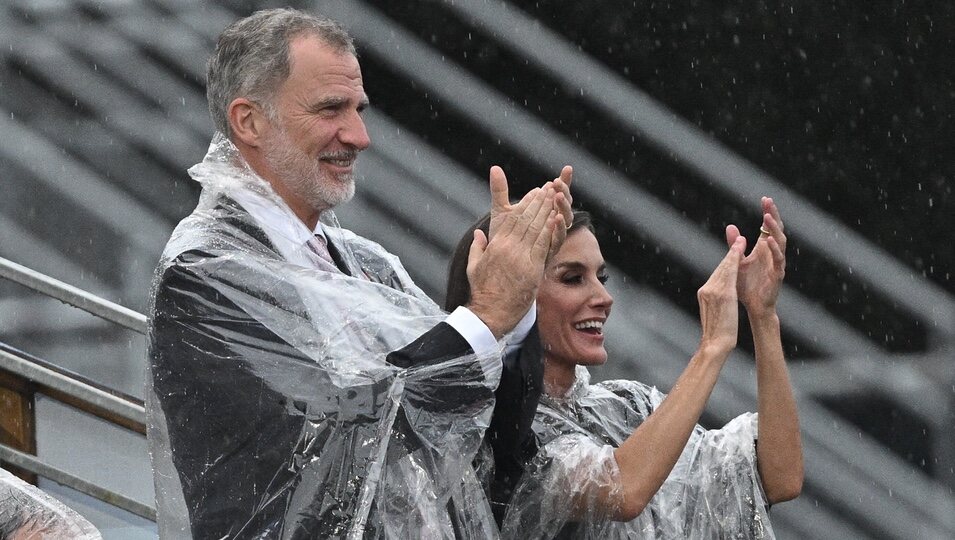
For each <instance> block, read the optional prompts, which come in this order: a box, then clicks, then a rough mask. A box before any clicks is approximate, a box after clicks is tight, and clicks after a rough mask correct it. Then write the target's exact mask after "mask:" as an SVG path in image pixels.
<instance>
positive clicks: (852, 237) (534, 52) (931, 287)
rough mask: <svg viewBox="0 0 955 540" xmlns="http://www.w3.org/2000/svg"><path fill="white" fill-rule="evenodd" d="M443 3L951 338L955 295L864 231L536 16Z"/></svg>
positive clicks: (489, 3) (489, 0) (496, 2)
mask: <svg viewBox="0 0 955 540" xmlns="http://www.w3.org/2000/svg"><path fill="white" fill-rule="evenodd" d="M444 5H445V6H447V7H448V8H449V9H451V10H452V11H454V12H456V13H458V15H459V16H461V17H462V18H463V19H464V20H466V21H467V22H469V23H470V24H473V25H475V26H477V27H478V28H481V29H482V30H483V31H485V32H487V33H488V34H489V35H491V36H493V37H494V38H495V39H497V40H498V41H500V42H502V43H504V44H506V45H508V46H509V47H511V48H512V49H514V50H516V51H517V52H518V53H519V54H520V55H521V57H522V58H526V59H528V60H531V61H532V62H534V63H535V64H536V65H537V66H538V67H540V68H541V69H543V70H545V71H546V72H547V73H548V74H549V75H550V76H551V77H553V78H554V79H555V80H558V81H560V82H562V83H563V84H564V85H566V86H567V87H569V88H574V89H579V90H580V93H581V95H582V96H583V99H585V100H587V101H589V102H590V103H591V104H593V105H594V106H596V107H598V108H599V109H601V110H602V111H604V113H605V114H607V115H608V116H610V117H612V118H614V119H616V120H617V121H619V122H620V123H622V124H623V125H625V126H628V127H629V128H630V129H631V130H633V131H634V132H635V133H637V134H639V135H640V136H641V137H642V138H644V139H645V140H646V141H648V142H649V143H651V144H653V145H654V146H656V147H657V148H658V149H660V151H661V152H663V153H664V154H665V155H672V156H673V157H674V158H675V159H677V160H679V161H680V162H681V163H684V164H686V165H687V166H688V167H689V168H691V169H692V170H694V171H696V172H697V173H698V174H700V175H701V176H703V177H704V178H707V179H709V180H711V181H712V182H713V185H714V186H716V187H718V188H719V189H720V190H722V191H724V192H726V193H729V194H730V195H732V196H734V197H735V198H736V199H737V200H739V201H740V202H743V203H746V204H749V203H750V202H751V201H752V198H753V195H754V194H760V193H771V194H773V195H774V196H775V197H776V198H777V199H779V200H781V201H786V226H787V230H790V231H793V232H794V233H795V234H797V235H798V236H799V238H800V240H801V241H803V242H805V243H806V244H807V245H810V246H812V248H813V249H814V250H816V251H818V252H820V253H823V254H825V255H826V257H827V258H829V259H830V260H832V261H835V262H837V263H839V264H840V265H842V266H843V267H845V268H849V269H850V270H851V271H852V272H853V274H854V275H856V276H858V277H859V278H860V279H862V280H864V281H866V282H867V283H869V284H870V285H872V287H873V288H875V289H876V290H878V291H879V293H881V294H882V295H884V296H885V297H886V298H890V299H892V300H893V301H895V302H897V303H898V304H899V305H900V306H904V307H905V308H906V309H907V310H908V311H909V312H910V313H912V314H913V315H916V316H918V317H919V318H921V319H923V320H925V321H926V322H929V323H930V324H931V325H932V326H933V329H934V330H935V331H938V332H942V333H944V334H946V335H948V336H949V337H950V338H951V337H952V336H953V335H955V298H953V297H952V295H950V294H949V293H948V292H946V291H945V290H944V289H942V288H941V287H939V286H938V285H935V284H934V283H932V282H931V281H930V280H928V279H924V278H922V277H920V276H918V275H917V274H916V273H915V272H914V271H913V270H912V269H911V268H909V267H908V266H906V265H904V264H902V263H901V262H899V261H898V259H896V258H895V257H892V256H891V255H890V254H888V253H886V252H885V251H884V250H882V249H881V248H880V247H878V246H876V245H875V244H873V243H872V242H870V241H869V240H867V239H866V238H864V237H863V236H862V235H860V234H858V233H856V232H855V231H853V230H852V229H850V228H849V227H846V226H845V225H843V224H841V223H839V222H838V221H837V220H836V219H835V218H833V217H832V216H830V215H829V214H827V213H825V212H823V211H821V210H819V209H818V208H816V207H815V205H813V204H812V203H811V202H809V201H808V200H807V199H806V198H805V197H803V196H801V195H799V194H798V193H796V192H795V191H793V190H791V189H789V188H788V187H787V186H786V185H785V184H783V183H782V182H780V181H779V180H777V179H775V178H773V177H772V176H770V175H769V174H768V173H766V172H765V171H763V170H761V169H760V168H759V167H757V166H756V165H754V164H753V163H751V162H750V161H748V160H746V159H744V158H743V157H741V156H739V155H737V154H736V153H735V152H733V151H732V150H730V149H729V148H727V147H726V146H724V145H722V144H721V143H720V142H719V141H717V140H716V139H714V138H713V137H711V136H709V135H707V134H706V133H705V132H703V131H702V130H701V129H700V128H699V127H697V126H695V125H693V124H692V123H690V122H688V121H686V120H684V119H683V118H682V117H680V116H679V115H678V114H676V113H674V112H673V111H671V110H669V109H667V108H666V107H665V106H664V105H663V104H662V103H660V102H658V101H657V100H656V99H654V98H653V97H652V96H650V95H649V94H647V93H646V92H643V91H641V90H640V89H638V88H636V87H635V86H634V85H633V84H631V83H630V82H629V81H627V80H626V79H624V78H623V77H621V76H619V75H617V74H616V73H614V72H613V71H612V70H611V69H609V68H607V67H606V66H604V65H603V64H601V63H600V62H598V61H597V60H595V59H593V58H591V57H590V56H588V55H587V54H586V53H584V52H582V51H581V50H580V49H579V48H577V47H576V46H575V45H574V44H573V43H570V42H569V41H568V40H567V39H565V38H563V37H561V36H559V35H558V34H557V33H556V32H554V31H552V30H550V29H548V28H547V27H546V26H544V25H543V24H541V23H540V22H539V21H537V20H535V19H534V18H532V17H530V16H528V15H527V14H526V13H524V12H522V11H521V10H519V9H517V8H516V7H514V6H511V5H508V4H507V3H506V2H503V1H501V0H486V1H482V2H460V1H448V0H444Z"/></svg>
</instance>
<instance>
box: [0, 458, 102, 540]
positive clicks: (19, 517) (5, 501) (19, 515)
mask: <svg viewBox="0 0 955 540" xmlns="http://www.w3.org/2000/svg"><path fill="white" fill-rule="evenodd" d="M0 538H4V539H7V540H44V539H49V540H53V539H60V538H70V539H75V540H102V538H103V537H102V536H101V535H100V533H99V531H97V530H96V527H94V526H93V525H92V524H91V523H90V522H89V521H87V520H86V519H85V518H84V517H83V516H81V515H79V514H77V513H76V511H74V510H73V509H72V508H70V507H68V506H66V505H65V504H63V503H61V502H60V501H58V500H56V499H54V498H53V497H51V496H49V495H47V494H46V493H44V492H43V491H41V490H40V489H38V488H37V487H35V486H32V485H30V484H28V483H26V482H24V481H23V480H20V479H19V478H17V477H16V476H14V475H13V474H11V473H9V472H7V471H5V470H3V469H0Z"/></svg>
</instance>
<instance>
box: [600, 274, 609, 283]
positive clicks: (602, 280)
mask: <svg viewBox="0 0 955 540" xmlns="http://www.w3.org/2000/svg"><path fill="white" fill-rule="evenodd" d="M597 281H599V282H600V283H602V284H606V283H607V282H608V281H610V274H600V275H599V276H597Z"/></svg>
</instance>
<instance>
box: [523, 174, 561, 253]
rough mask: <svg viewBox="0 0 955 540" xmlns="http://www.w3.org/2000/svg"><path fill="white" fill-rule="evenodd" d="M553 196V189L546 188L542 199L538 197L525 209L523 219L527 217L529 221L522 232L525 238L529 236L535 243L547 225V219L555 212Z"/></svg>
mask: <svg viewBox="0 0 955 540" xmlns="http://www.w3.org/2000/svg"><path fill="white" fill-rule="evenodd" d="M554 195H555V194H554V188H553V187H548V188H546V189H544V191H543V197H539V198H538V199H537V200H535V201H534V202H532V203H531V205H530V206H528V207H527V211H526V212H525V217H529V218H530V221H529V222H528V223H527V228H526V229H525V231H524V235H525V237H526V236H527V235H530V236H531V237H532V238H534V241H535V242H536V239H537V236H538V235H539V234H540V232H541V230H542V229H544V228H545V225H546V224H547V218H548V217H549V216H550V214H551V212H554V211H555V210H554Z"/></svg>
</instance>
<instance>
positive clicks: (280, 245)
mask: <svg viewBox="0 0 955 540" xmlns="http://www.w3.org/2000/svg"><path fill="white" fill-rule="evenodd" d="M230 196H231V197H232V198H233V199H235V200H236V202H238V203H239V204H240V205H242V208H244V209H245V210H246V211H247V212H248V213H249V215H251V216H252V219H254V220H255V221H256V223H258V225H259V226H260V227H261V228H262V230H263V231H265V234H266V236H268V238H269V240H270V241H271V242H272V245H273V246H275V249H276V250H278V252H279V254H280V255H282V257H283V258H285V260H287V261H288V262H291V263H296V264H299V265H301V266H312V263H311V262H310V260H309V259H308V257H307V256H306V255H305V254H304V253H303V252H302V250H303V249H306V247H305V244H306V242H308V241H310V240H311V239H312V237H313V236H314V235H319V236H322V237H325V230H324V229H323V228H322V223H321V222H318V223H316V224H315V229H313V230H311V231H309V229H308V227H306V226H305V224H304V223H303V222H302V220H300V219H299V218H298V217H297V216H295V214H293V213H292V211H291V209H289V208H288V207H287V206H285V205H282V206H280V205H279V204H277V203H276V202H275V201H272V200H269V199H267V198H265V197H262V196H261V195H259V194H257V193H255V192H252V191H249V190H236V191H235V192H233V193H230Z"/></svg>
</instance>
